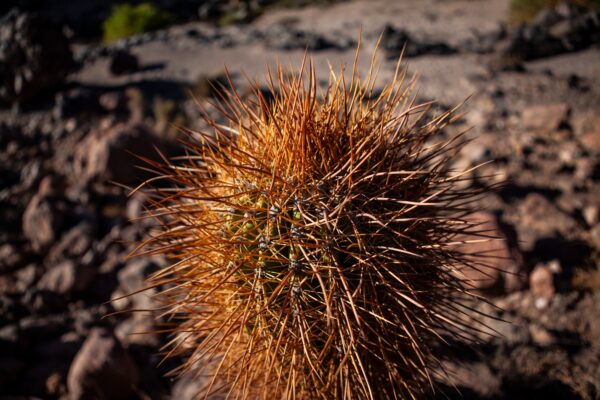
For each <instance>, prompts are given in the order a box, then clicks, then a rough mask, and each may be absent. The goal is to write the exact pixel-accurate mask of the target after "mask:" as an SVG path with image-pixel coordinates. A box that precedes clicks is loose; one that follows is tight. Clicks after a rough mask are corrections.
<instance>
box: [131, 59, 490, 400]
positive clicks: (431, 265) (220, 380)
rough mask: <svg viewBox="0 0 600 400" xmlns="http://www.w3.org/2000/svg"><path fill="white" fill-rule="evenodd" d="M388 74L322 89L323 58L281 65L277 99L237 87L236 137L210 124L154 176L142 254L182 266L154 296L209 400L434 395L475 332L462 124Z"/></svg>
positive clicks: (226, 116)
mask: <svg viewBox="0 0 600 400" xmlns="http://www.w3.org/2000/svg"><path fill="white" fill-rule="evenodd" d="M373 71H375V68H371V72H370V73H369V74H368V76H366V77H363V79H361V78H359V76H358V75H359V74H358V73H357V71H356V67H355V68H354V69H353V71H352V73H351V76H350V77H348V75H350V74H349V73H344V69H343V68H342V70H341V71H340V73H339V74H335V73H333V72H332V73H331V77H330V81H329V84H328V86H327V88H326V89H321V90H319V88H318V87H319V86H318V84H317V78H316V72H315V68H314V66H313V64H312V62H310V61H306V62H304V63H303V64H302V67H301V68H300V70H299V71H297V72H286V71H284V70H283V69H282V68H279V69H278V70H277V72H276V73H275V74H269V75H268V81H269V83H270V91H271V95H272V98H269V100H267V96H266V95H265V94H264V90H261V89H260V88H259V87H258V86H257V85H256V86H255V96H254V97H253V99H251V100H248V99H247V98H244V99H243V100H242V96H240V95H239V94H238V93H237V91H236V90H235V88H234V87H233V85H232V88H231V89H230V90H229V95H228V96H225V97H223V99H222V101H221V102H220V103H219V104H218V105H216V109H217V110H219V112H220V113H221V117H220V120H226V121H227V123H224V124H223V123H217V122H215V120H214V119H212V118H211V117H209V116H208V113H207V115H206V116H205V119H206V122H207V125H208V126H210V127H211V129H210V130H209V131H208V132H191V131H190V132H187V133H188V134H187V138H188V139H187V140H186V141H185V146H186V148H187V155H186V156H185V157H180V158H178V159H176V160H169V161H167V160H165V162H164V164H159V163H152V162H151V163H152V164H153V166H154V168H155V170H156V171H157V172H158V176H157V177H156V178H155V179H154V180H152V181H151V182H149V183H148V185H151V186H153V187H152V188H151V192H152V193H153V200H152V206H151V208H150V210H149V213H148V215H149V216H150V217H154V218H156V219H158V220H159V221H161V224H160V231H159V232H157V233H155V234H154V235H152V238H151V239H150V240H149V241H148V242H147V243H144V246H143V247H142V248H143V249H145V250H140V252H141V253H144V254H157V253H160V254H167V255H168V256H169V257H170V259H171V260H172V264H171V265H170V266H168V267H166V268H164V269H163V270H162V271H159V272H157V273H155V274H154V275H153V276H152V278H151V285H152V287H160V288H161V289H162V292H161V295H160V298H161V299H162V300H163V301H164V309H162V311H163V312H164V314H163V315H165V316H167V317H168V318H166V319H167V320H168V321H169V322H168V324H167V326H166V327H165V329H166V330H168V331H171V332H173V340H172V341H171V343H170V345H169V348H168V354H169V355H173V354H177V355H185V360H187V361H186V362H185V364H184V365H182V366H181V368H180V369H179V372H184V371H185V372H189V371H192V372H194V373H196V374H198V379H199V380H200V379H201V380H202V382H203V384H202V385H201V390H200V391H199V393H198V398H211V397H212V396H213V395H219V396H222V397H227V398H235V399H254V398H256V399H260V398H263V399H275V398H277V399H279V398H288V399H404V398H418V397H421V396H422V395H423V394H425V393H427V392H430V390H431V388H432V387H434V386H435V381H436V375H437V374H440V373H443V365H442V362H441V359H442V358H443V357H442V356H443V354H445V350H444V346H443V344H444V343H445V338H446V337H448V335H460V336H462V337H472V336H473V328H472V324H471V320H470V318H471V317H469V316H468V315H469V313H468V312H466V307H468V305H467V303H466V302H465V301H466V299H468V298H469V297H470V296H473V295H471V294H470V292H469V290H468V287H466V286H467V285H465V282H463V277H461V275H460V273H459V270H460V268H461V267H462V266H464V265H466V264H469V263H472V259H471V258H469V259H467V258H466V257H465V254H462V253H461V252H460V251H458V250H456V249H457V247H455V246H454V245H455V244H456V237H457V235H459V234H461V233H464V231H465V230H468V229H470V228H471V225H470V224H469V222H468V218H467V217H468V214H469V213H470V212H471V210H470V208H471V205H472V204H473V202H474V200H475V199H476V198H477V197H478V196H479V194H480V193H481V190H480V189H474V188H472V187H473V186H470V185H468V184H465V182H464V181H465V180H468V176H469V174H468V173H466V172H468V171H456V170H454V169H453V167H452V165H453V160H454V157H455V155H456V153H457V151H458V150H459V149H460V148H461V146H462V143H463V140H462V139H461V136H460V135H459V136H455V137H452V138H447V136H446V134H445V133H443V131H444V128H445V127H446V126H447V125H448V124H449V123H451V122H452V121H453V120H454V119H455V118H456V117H455V114H454V111H449V112H444V113H440V114H439V115H437V116H431V115H432V114H433V112H431V110H430V107H429V105H428V104H416V103H415V100H414V98H411V97H409V93H410V89H411V86H412V84H411V82H408V83H407V82H406V79H405V76H406V70H405V69H402V68H398V70H397V72H396V74H395V75H394V78H393V79H392V80H391V81H390V82H389V84H387V85H386V86H385V87H384V88H383V89H382V90H381V91H377V92H376V91H375V90H374V86H375V76H376V74H375V73H374V72H373ZM269 97H271V96H269ZM161 180H163V181H164V180H166V181H167V182H169V183H168V184H165V185H160V184H158V183H159V182H161ZM475 267H476V266H475ZM217 398H221V397H217Z"/></svg>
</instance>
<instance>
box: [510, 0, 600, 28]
mask: <svg viewBox="0 0 600 400" xmlns="http://www.w3.org/2000/svg"><path fill="white" fill-rule="evenodd" d="M561 3H568V4H573V5H575V6H578V7H581V8H583V9H587V10H600V0H567V1H564V0H511V2H510V15H509V20H510V22H511V23H512V24H522V23H527V22H531V21H532V20H533V19H534V18H535V16H536V15H537V14H538V13H539V12H540V11H541V10H542V9H544V8H548V7H550V8H551V7H556V6H557V5H559V4H561Z"/></svg>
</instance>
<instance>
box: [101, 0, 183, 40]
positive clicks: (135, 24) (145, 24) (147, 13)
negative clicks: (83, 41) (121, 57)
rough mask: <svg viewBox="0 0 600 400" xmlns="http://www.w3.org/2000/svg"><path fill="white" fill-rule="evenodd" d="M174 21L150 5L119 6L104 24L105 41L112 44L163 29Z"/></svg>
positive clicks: (169, 15)
mask: <svg viewBox="0 0 600 400" xmlns="http://www.w3.org/2000/svg"><path fill="white" fill-rule="evenodd" d="M172 21H173V16H172V15H171V14H169V13H167V12H165V11H161V10H159V9H158V8H156V6H154V5H153V4H150V3H142V4H138V5H135V6H132V5H130V4H119V5H116V6H114V7H113V9H112V12H111V14H110V16H109V17H108V18H107V19H106V20H105V21H104V23H103V24H102V30H103V32H104V36H103V38H104V41H105V42H112V41H114V40H117V39H121V38H124V37H127V36H131V35H135V34H137V33H142V32H148V31H152V30H155V29H159V28H162V27H163V26H165V25H167V24H169V23H170V22H172Z"/></svg>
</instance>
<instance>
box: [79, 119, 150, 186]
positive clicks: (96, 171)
mask: <svg viewBox="0 0 600 400" xmlns="http://www.w3.org/2000/svg"><path fill="white" fill-rule="evenodd" d="M155 146H156V147H157V148H160V147H161V146H160V145H159V143H158V141H157V138H156V137H155V136H154V135H153V134H152V133H151V132H149V131H148V130H147V129H146V128H144V127H143V126H142V125H138V124H118V125H115V126H114V127H112V128H108V129H102V130H94V131H92V132H90V134H88V135H87V137H86V138H85V139H84V140H83V141H82V142H81V143H80V144H79V146H78V147H77V148H76V149H75V160H74V168H75V173H76V175H77V176H79V177H81V178H83V179H85V180H92V179H99V180H112V181H115V182H118V183H122V184H137V183H140V182H141V181H142V180H143V179H144V177H145V176H146V175H145V174H144V173H143V171H141V170H140V169H139V168H137V166H140V165H143V164H144V163H143V161H141V160H139V159H138V158H136V156H143V157H150V158H154V159H157V158H158V154H157V152H156V150H155ZM134 154H135V155H136V156H134Z"/></svg>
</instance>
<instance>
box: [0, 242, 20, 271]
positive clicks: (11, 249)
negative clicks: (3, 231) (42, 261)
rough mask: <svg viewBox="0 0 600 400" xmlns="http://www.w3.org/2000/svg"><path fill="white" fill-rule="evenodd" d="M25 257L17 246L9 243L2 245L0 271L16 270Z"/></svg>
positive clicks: (0, 247) (0, 249)
mask: <svg viewBox="0 0 600 400" xmlns="http://www.w3.org/2000/svg"><path fill="white" fill-rule="evenodd" d="M22 260H23V257H22V255H21V252H19V251H18V250H17V249H16V248H15V246H13V245H11V244H9V243H7V244H3V245H1V246H0V273H6V272H10V271H14V270H15V269H17V268H19V266H20V264H21V262H22Z"/></svg>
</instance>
